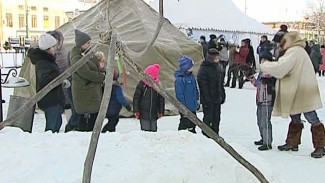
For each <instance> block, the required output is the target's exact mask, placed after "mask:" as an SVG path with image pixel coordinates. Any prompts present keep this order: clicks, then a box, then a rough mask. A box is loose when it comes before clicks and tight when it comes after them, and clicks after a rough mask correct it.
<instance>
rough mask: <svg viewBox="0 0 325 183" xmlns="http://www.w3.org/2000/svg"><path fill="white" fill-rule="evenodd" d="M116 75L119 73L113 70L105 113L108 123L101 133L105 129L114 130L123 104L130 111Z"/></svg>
mask: <svg viewBox="0 0 325 183" xmlns="http://www.w3.org/2000/svg"><path fill="white" fill-rule="evenodd" d="M118 77H119V73H118V71H116V70H115V71H114V75H113V86H112V92H111V98H110V101H109V104H108V108H107V114H106V117H107V119H108V123H107V124H106V125H105V126H104V128H103V130H102V132H103V133H105V132H107V131H109V132H115V129H116V125H117V123H118V121H119V118H120V117H119V114H120V111H121V109H122V106H124V107H125V108H126V109H127V110H128V111H131V106H130V104H129V103H128V102H127V101H126V100H125V97H124V94H123V90H122V87H121V85H120V83H119V82H118V81H117V79H118Z"/></svg>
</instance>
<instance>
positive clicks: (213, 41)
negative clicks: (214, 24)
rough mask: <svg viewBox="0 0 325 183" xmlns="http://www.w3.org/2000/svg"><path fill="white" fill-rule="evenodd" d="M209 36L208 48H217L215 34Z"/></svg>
mask: <svg viewBox="0 0 325 183" xmlns="http://www.w3.org/2000/svg"><path fill="white" fill-rule="evenodd" d="M209 37H210V40H209V42H208V49H210V48H217V44H216V41H217V36H216V35H215V34H210V36H209Z"/></svg>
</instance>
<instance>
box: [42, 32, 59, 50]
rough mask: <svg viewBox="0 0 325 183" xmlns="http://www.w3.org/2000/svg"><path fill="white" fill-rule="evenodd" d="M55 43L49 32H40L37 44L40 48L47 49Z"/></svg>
mask: <svg viewBox="0 0 325 183" xmlns="http://www.w3.org/2000/svg"><path fill="white" fill-rule="evenodd" d="M56 44H57V41H56V39H55V38H54V37H53V36H51V35H50V34H42V35H41V37H40V38H39V40H38V46H39V48H40V49H41V50H47V49H49V48H51V47H52V46H55V45H56Z"/></svg>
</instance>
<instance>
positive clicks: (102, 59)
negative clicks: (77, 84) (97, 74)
mask: <svg viewBox="0 0 325 183" xmlns="http://www.w3.org/2000/svg"><path fill="white" fill-rule="evenodd" d="M95 57H96V59H97V61H98V64H99V70H100V71H104V69H105V56H104V53H103V52H101V51H98V52H96V53H95Z"/></svg>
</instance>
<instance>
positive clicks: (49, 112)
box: [43, 103, 64, 133]
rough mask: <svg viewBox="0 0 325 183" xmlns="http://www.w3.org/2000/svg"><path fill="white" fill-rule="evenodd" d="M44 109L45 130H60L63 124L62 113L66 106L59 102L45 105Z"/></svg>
mask: <svg viewBox="0 0 325 183" xmlns="http://www.w3.org/2000/svg"><path fill="white" fill-rule="evenodd" d="M43 110H44V112H45V119H46V126H45V131H48V130H51V131H52V132H53V133H54V132H59V130H60V128H61V125H62V116H61V114H62V113H63V112H64V106H63V105H62V104H59V103H57V104H53V105H51V106H48V107H45V108H44V109H43Z"/></svg>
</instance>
